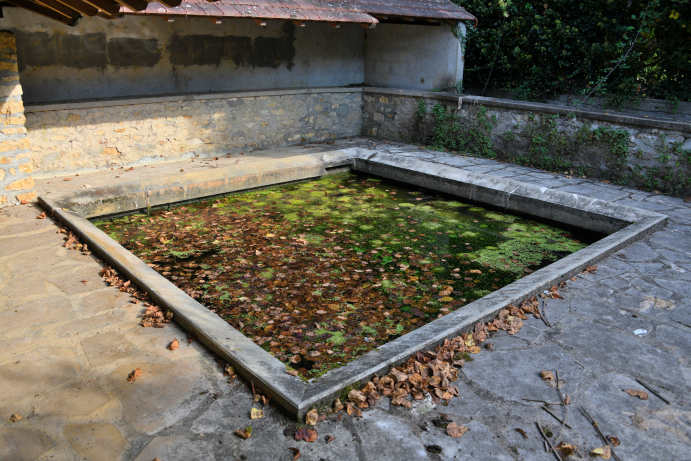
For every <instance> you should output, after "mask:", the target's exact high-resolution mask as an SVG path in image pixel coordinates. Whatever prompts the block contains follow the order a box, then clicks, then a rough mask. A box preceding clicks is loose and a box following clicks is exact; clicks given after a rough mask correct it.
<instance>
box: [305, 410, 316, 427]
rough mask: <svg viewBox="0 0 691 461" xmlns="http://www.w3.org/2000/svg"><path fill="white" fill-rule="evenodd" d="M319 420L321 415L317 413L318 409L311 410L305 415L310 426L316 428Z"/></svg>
mask: <svg viewBox="0 0 691 461" xmlns="http://www.w3.org/2000/svg"><path fill="white" fill-rule="evenodd" d="M318 419H319V413H317V410H316V409H314V408H313V409H311V410H310V411H308V412H307V414H306V415H305V423H306V424H309V425H310V426H316V425H317V420H318Z"/></svg>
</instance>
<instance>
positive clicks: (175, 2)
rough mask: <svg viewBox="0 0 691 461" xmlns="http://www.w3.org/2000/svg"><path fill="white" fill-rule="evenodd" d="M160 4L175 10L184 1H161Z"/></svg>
mask: <svg viewBox="0 0 691 461" xmlns="http://www.w3.org/2000/svg"><path fill="white" fill-rule="evenodd" d="M159 2H160V3H163V4H164V5H165V6H169V7H171V8H175V7H176V6H180V5H181V4H182V0H159Z"/></svg>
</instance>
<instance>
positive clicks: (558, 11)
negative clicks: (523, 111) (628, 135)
mask: <svg viewBox="0 0 691 461" xmlns="http://www.w3.org/2000/svg"><path fill="white" fill-rule="evenodd" d="M453 1H454V2H455V3H458V4H459V5H461V6H463V7H464V8H466V9H467V10H468V11H469V12H471V13H472V14H473V15H475V16H476V17H477V18H478V20H479V27H477V28H471V27H469V28H468V34H467V35H468V37H467V38H468V39H467V43H465V45H466V46H465V48H464V49H465V50H466V51H465V62H466V64H467V67H466V68H465V71H464V80H465V82H464V83H465V85H466V86H469V85H470V86H473V87H478V88H483V87H484V86H485V84H486V82H487V79H488V77H489V74H490V69H491V80H490V82H489V88H493V89H497V90H503V89H510V90H514V91H515V92H516V96H517V98H519V99H524V100H535V99H537V98H541V97H546V96H550V95H554V94H555V93H576V94H581V93H583V94H587V93H589V92H590V91H591V90H593V89H594V87H595V85H596V84H597V82H599V81H600V80H601V79H603V78H604V77H605V76H606V75H607V74H608V72H609V71H610V70H611V69H612V68H613V67H614V66H615V64H617V63H618V62H619V61H620V60H621V59H622V58H623V57H624V56H625V55H626V53H627V51H628V50H629V48H631V45H632V44H633V41H634V39H635V38H636V35H637V32H638V31H639V29H640V34H639V35H638V38H637V41H636V45H635V46H634V47H633V49H632V50H631V52H630V53H629V54H628V56H626V58H625V59H624V60H623V61H622V62H621V64H620V65H619V67H618V68H617V69H616V70H615V71H614V72H613V73H612V74H611V75H609V77H607V79H606V80H605V81H604V82H603V83H602V84H601V85H600V87H599V88H598V90H597V93H596V95H597V96H601V97H605V98H607V99H608V101H609V104H610V105H611V106H614V107H618V106H621V105H623V104H626V103H634V104H635V103H636V102H637V101H639V100H640V99H641V98H660V99H667V100H668V101H669V104H670V106H671V107H672V108H673V110H674V107H675V104H677V105H678V102H679V101H691V85H690V84H689V81H691V2H689V1H688V0H650V3H649V4H648V2H646V1H634V2H631V1H629V2H626V1H613V0H608V1H601V0H554V1H551V2H547V3H531V2H529V1H527V0H506V1H498V2H486V1H484V0H463V1H461V0H453ZM648 5H649V8H648V12H647V15H646V13H645V10H646V7H648ZM498 43H500V46H497V44H498ZM495 52H496V59H495Z"/></svg>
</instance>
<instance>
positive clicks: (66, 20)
mask: <svg viewBox="0 0 691 461" xmlns="http://www.w3.org/2000/svg"><path fill="white" fill-rule="evenodd" d="M8 3H11V4H12V5H15V6H18V7H20V8H24V9H26V10H29V11H33V12H34V13H36V14H40V15H42V16H45V17H47V18H50V19H53V20H55V21H58V22H61V23H63V24H67V25H68V26H76V25H77V23H78V22H79V20H80V19H81V18H82V15H81V14H79V13H75V12H72V13H71V14H70V15H65V14H62V13H58V12H56V11H55V10H53V9H51V8H47V7H45V6H43V5H39V4H37V3H34V2H30V1H29V0H8ZM66 9H68V10H69V8H66Z"/></svg>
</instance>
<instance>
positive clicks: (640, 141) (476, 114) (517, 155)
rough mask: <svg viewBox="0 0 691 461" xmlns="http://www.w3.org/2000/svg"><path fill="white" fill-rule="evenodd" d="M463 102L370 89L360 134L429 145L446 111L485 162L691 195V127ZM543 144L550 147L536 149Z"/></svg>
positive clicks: (524, 104) (529, 106) (555, 109)
mask: <svg viewBox="0 0 691 461" xmlns="http://www.w3.org/2000/svg"><path fill="white" fill-rule="evenodd" d="M460 99H461V104H460V106H459V97H458V96H453V95H444V94H441V93H432V92H422V91H396V90H388V89H376V88H367V89H366V91H365V93H364V94H363V134H365V135H370V136H376V137H381V138H384V139H391V140H397V141H405V142H415V143H422V144H427V143H429V142H430V141H431V138H432V134H433V132H432V130H433V127H434V123H435V119H434V117H433V116H432V114H431V109H432V107H433V106H434V105H436V104H444V105H446V106H447V107H448V110H449V111H450V112H452V113H453V114H455V115H457V116H458V119H457V121H458V122H459V127H460V129H461V130H464V131H463V132H462V134H461V136H466V137H472V136H475V139H476V140H477V139H482V140H483V141H486V142H487V144H486V146H487V148H486V149H485V150H484V152H483V153H482V155H485V156H491V157H496V158H499V159H501V160H506V161H514V162H518V163H521V164H524V163H525V162H527V161H530V162H532V163H531V164H534V165H536V166H537V165H538V164H540V163H542V164H549V165H552V169H554V168H555V167H554V165H567V164H570V165H571V166H569V167H561V168H557V171H558V172H561V173H564V172H565V173H566V174H571V175H579V176H580V175H587V176H588V177H592V178H596V179H605V180H611V181H613V182H617V183H619V184H623V185H628V186H631V187H645V188H646V189H650V190H660V191H663V192H665V193H669V194H677V195H681V196H684V197H687V196H688V195H690V194H691V123H688V122H681V121H675V120H664V119H651V118H643V117H640V118H639V117H631V116H622V115H614V114H608V113H605V112H599V113H598V112H585V111H579V112H578V113H577V115H576V117H575V118H573V117H568V116H567V114H568V113H569V111H568V110H566V109H565V108H560V107H554V106H550V105H547V104H534V103H527V102H521V101H510V100H501V99H493V98H478V97H474V96H470V97H467V96H464V97H462V98H460ZM421 100H422V101H424V103H425V109H426V115H425V116H424V117H422V118H420V117H419V116H418V115H417V113H418V109H419V106H418V104H419V101H421ZM481 111H483V112H484V115H482V114H481ZM554 117H558V118H559V119H560V120H561V121H560V124H559V128H558V129H556V130H555V129H553V128H551V125H550V123H551V120H554ZM487 127H489V129H487ZM599 127H604V128H605V129H610V130H625V132H626V134H627V135H628V144H627V145H626V143H624V144H625V145H617V146H613V144H611V143H609V141H608V134H607V132H603V133H604V134H601V135H600V136H601V140H599V139H598V137H597V136H598V135H597V134H596V133H594V132H595V130H597V129H598V128H599ZM473 129H475V132H474V133H469V130H473ZM540 137H543V138H544V137H548V138H549V140H548V141H547V142H546V143H545V144H540ZM622 147H627V148H628V152H623V151H622V149H621V148H622ZM461 153H463V152H461Z"/></svg>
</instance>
